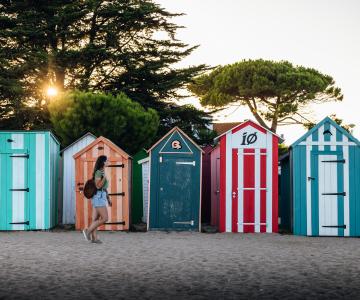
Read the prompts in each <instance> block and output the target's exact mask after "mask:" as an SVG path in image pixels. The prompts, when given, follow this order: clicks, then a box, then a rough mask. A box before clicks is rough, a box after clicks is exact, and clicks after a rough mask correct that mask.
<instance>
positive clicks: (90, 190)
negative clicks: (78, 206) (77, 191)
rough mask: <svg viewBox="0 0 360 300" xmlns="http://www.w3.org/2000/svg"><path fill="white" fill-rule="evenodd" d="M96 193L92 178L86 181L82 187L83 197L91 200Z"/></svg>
mask: <svg viewBox="0 0 360 300" xmlns="http://www.w3.org/2000/svg"><path fill="white" fill-rule="evenodd" d="M96 192H97V187H96V185H95V180H94V179H93V178H91V179H89V180H88V181H86V183H85V186H84V196H85V197H86V198H88V199H91V198H92V197H94V196H95V194H96Z"/></svg>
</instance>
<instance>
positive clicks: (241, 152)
mask: <svg viewBox="0 0 360 300" xmlns="http://www.w3.org/2000/svg"><path fill="white" fill-rule="evenodd" d="M243 188H244V149H238V232H244V225H243V222H244V191H243Z"/></svg>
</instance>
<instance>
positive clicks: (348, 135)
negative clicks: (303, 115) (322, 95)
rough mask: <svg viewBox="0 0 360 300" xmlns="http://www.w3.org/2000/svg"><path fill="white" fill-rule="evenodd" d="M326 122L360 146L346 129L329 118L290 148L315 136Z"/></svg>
mask: <svg viewBox="0 0 360 300" xmlns="http://www.w3.org/2000/svg"><path fill="white" fill-rule="evenodd" d="M326 122H329V123H330V124H331V125H332V126H334V127H335V128H336V129H337V130H339V131H340V132H341V133H342V134H344V135H345V136H347V137H348V139H349V140H350V141H353V142H354V143H356V144H357V145H358V146H360V142H359V141H358V140H357V139H356V138H355V137H354V136H353V135H351V134H350V133H349V132H347V131H346V130H345V129H344V128H342V127H341V126H340V125H339V124H337V123H336V122H335V121H334V120H333V119H331V118H329V117H325V118H324V119H323V120H322V121H321V122H319V123H318V124H316V125H315V126H314V127H313V128H311V129H310V130H309V131H308V132H307V133H305V134H304V135H303V136H302V137H301V138H299V139H298V140H297V141H295V142H294V143H292V144H291V146H290V147H295V146H297V145H298V144H299V143H301V142H302V141H303V140H305V139H306V138H307V137H308V136H310V135H311V134H313V132H314V131H316V130H318V129H319V127H321V126H322V125H324V124H325V123H326Z"/></svg>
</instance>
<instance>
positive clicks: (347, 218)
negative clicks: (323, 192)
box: [339, 135, 350, 236]
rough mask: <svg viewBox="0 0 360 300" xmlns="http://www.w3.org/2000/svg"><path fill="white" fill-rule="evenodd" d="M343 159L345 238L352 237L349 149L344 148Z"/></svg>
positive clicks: (345, 139)
mask: <svg viewBox="0 0 360 300" xmlns="http://www.w3.org/2000/svg"><path fill="white" fill-rule="evenodd" d="M343 140H344V141H346V142H347V141H348V140H349V139H348V137H347V136H345V135H343ZM343 158H344V159H345V163H344V192H345V193H346V196H345V197H344V225H346V228H345V230H344V236H349V235H350V203H349V147H348V146H344V147H343ZM339 192H342V191H339Z"/></svg>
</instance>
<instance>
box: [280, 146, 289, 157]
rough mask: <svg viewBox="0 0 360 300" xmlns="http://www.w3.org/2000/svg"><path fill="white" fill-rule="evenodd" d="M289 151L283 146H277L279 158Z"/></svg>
mask: <svg viewBox="0 0 360 300" xmlns="http://www.w3.org/2000/svg"><path fill="white" fill-rule="evenodd" d="M288 151H289V147H288V146H286V145H285V144H279V152H278V153H279V157H280V156H282V155H284V154H286V153H287V152H288Z"/></svg>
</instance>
